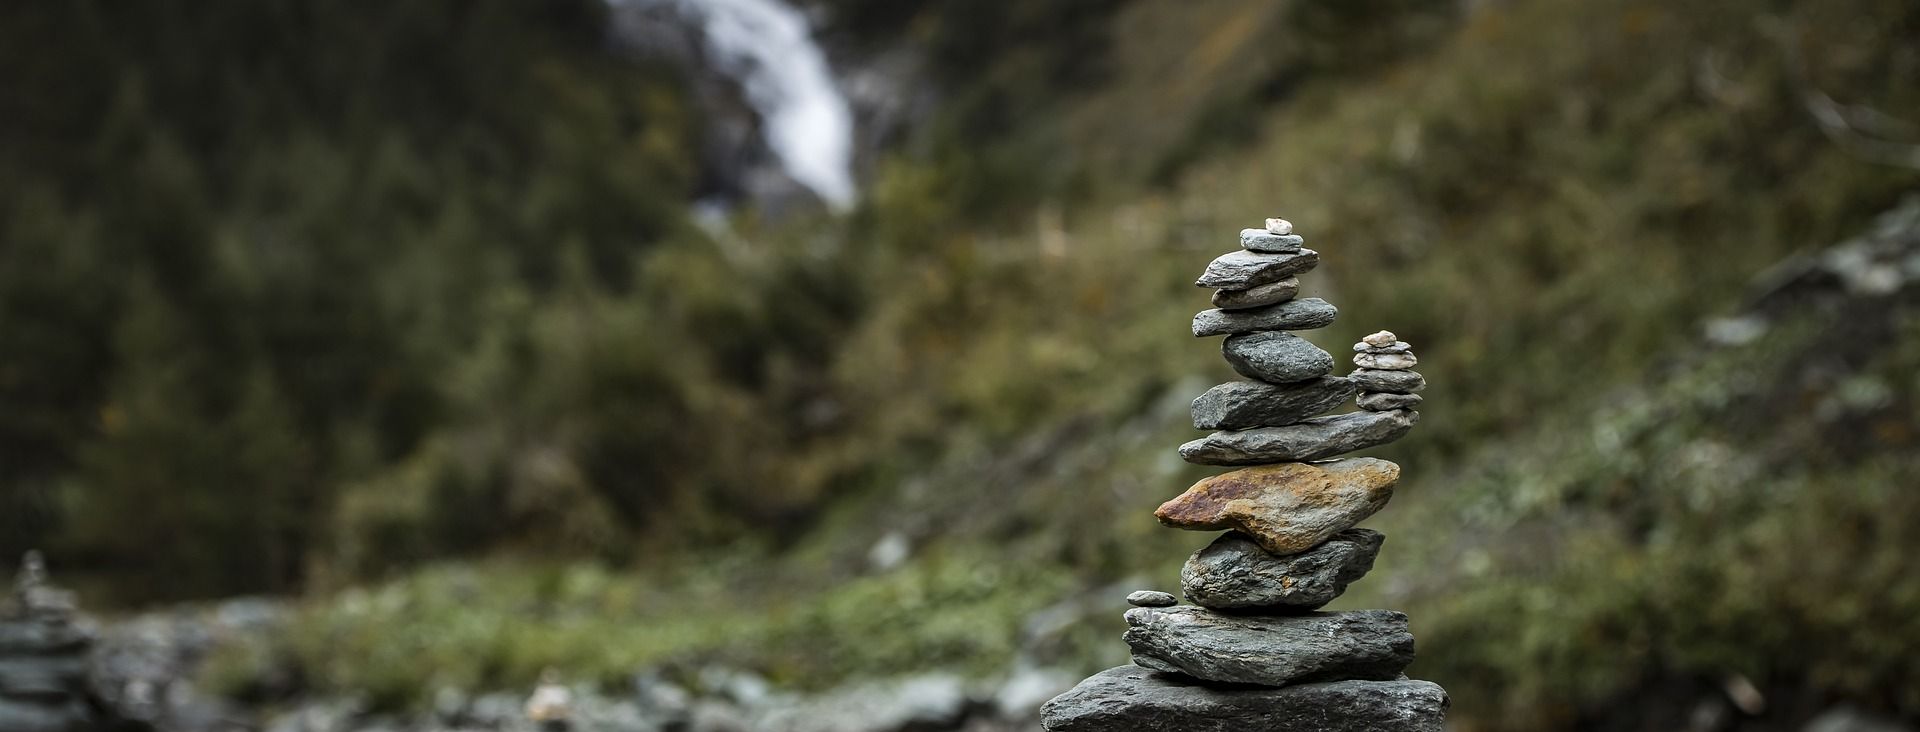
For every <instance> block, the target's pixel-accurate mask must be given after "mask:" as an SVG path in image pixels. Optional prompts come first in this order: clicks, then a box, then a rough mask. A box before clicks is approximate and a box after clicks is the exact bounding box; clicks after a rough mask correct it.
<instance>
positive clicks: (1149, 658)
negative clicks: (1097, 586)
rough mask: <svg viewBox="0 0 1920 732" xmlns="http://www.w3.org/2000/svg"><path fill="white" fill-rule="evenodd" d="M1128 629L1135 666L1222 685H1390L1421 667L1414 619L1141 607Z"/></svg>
mask: <svg viewBox="0 0 1920 732" xmlns="http://www.w3.org/2000/svg"><path fill="white" fill-rule="evenodd" d="M1127 626H1128V627H1127V633H1126V636H1125V637H1126V640H1127V645H1128V646H1129V647H1131V648H1132V649H1133V662H1134V663H1136V664H1139V665H1140V666H1143V667H1145V668H1149V669H1152V670H1154V671H1165V672H1167V673H1176V674H1180V675H1182V676H1187V677H1191V678H1194V679H1199V680H1201V681H1211V682H1214V683H1218V684H1254V685H1257V686H1286V685H1289V684H1299V683H1305V682H1310V681H1346V680H1351V679H1358V680H1365V681H1387V680H1391V679H1394V678H1397V677H1399V676H1400V672H1401V671H1404V670H1406V668H1407V664H1410V663H1413V633H1411V632H1409V631H1408V630H1407V616H1406V615H1405V614H1402V613H1398V612H1394V611H1392V610H1349V611H1345V612H1336V613H1308V614H1306V615H1269V616H1259V615H1228V614H1225V613H1218V612H1214V611H1212V610H1208V609H1205V608H1199V607H1194V606H1192V605H1179V606H1175V607H1137V608H1134V609H1132V610H1128V611H1127Z"/></svg>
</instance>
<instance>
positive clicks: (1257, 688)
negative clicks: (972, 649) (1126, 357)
mask: <svg viewBox="0 0 1920 732" xmlns="http://www.w3.org/2000/svg"><path fill="white" fill-rule="evenodd" d="M1303 243H1304V242H1303V240H1302V239H1301V237H1300V236H1297V235H1295V234H1294V233H1293V225H1292V224H1290V223H1288V222H1287V221H1285V220H1283V219H1268V220H1267V226H1266V228H1265V229H1246V230H1244V231H1241V232H1240V245H1241V247H1242V249H1241V251H1236V252H1233V253H1231V254H1226V255H1223V256H1221V257H1220V258H1218V259H1215V260H1213V263H1212V264H1210V265H1208V266H1207V270H1206V272H1205V273H1204V274H1202V275H1201V276H1200V279H1199V280H1197V281H1196V282H1195V283H1194V284H1196V285H1199V286H1201V287H1210V288H1214V289H1215V292H1214V294H1213V304H1214V306H1215V308H1214V309H1212V310H1207V311H1205V312H1202V313H1200V314H1199V315H1196V316H1194V319H1193V334H1194V335H1195V336H1197V337H1205V336H1226V342H1225V343H1224V344H1223V345H1222V348H1221V350H1222V352H1223V354H1224V355H1225V356H1226V360H1227V363H1228V364H1229V365H1231V366H1232V367H1233V370H1234V371H1236V372H1239V374H1240V375H1242V376H1245V377H1247V378H1248V379H1251V381H1234V382H1229V383H1225V384H1221V385H1219V386H1215V387H1213V388H1211V389H1208V390H1207V392H1206V393H1205V394H1202V395H1200V397H1199V398H1198V399H1195V400H1194V401H1193V426H1194V427H1196V428H1198V429H1202V430H1216V431H1215V432H1213V433H1212V434H1209V435H1207V436H1206V437H1203V438H1200V439H1198V440H1194V441H1192V442H1189V443H1187V444H1185V445H1181V446H1180V456H1181V457H1183V458H1185V459H1186V460H1187V461H1188V462H1192V463H1198V464H1201V465H1223V466H1247V467H1241V468H1240V469H1238V470H1234V471H1232V472H1229V473H1223V474H1221V475H1215V476H1213V477H1210V478H1207V479H1205V480H1202V481H1200V482H1199V483H1196V484H1194V485H1193V487H1191V488H1188V489H1187V490H1186V492H1185V493H1182V494H1181V495H1180V496H1178V497H1176V498H1174V499H1173V500H1171V501H1168V502H1166V503H1165V504H1164V505H1162V506H1160V509H1159V510H1158V511H1156V512H1154V515H1155V516H1156V517H1158V518H1159V519H1160V522H1161V523H1163V524H1165V525H1167V526H1171V527H1174V528H1179V529H1192V530H1197V531H1221V530H1225V531H1226V532H1227V533H1225V534H1222V535H1220V536H1219V537H1218V538H1217V539H1215V540H1214V541H1213V543H1211V544H1209V545H1207V546H1206V547H1205V548H1203V549H1201V550H1200V551H1198V552H1196V553H1194V555H1193V556H1192V558H1190V559H1188V560H1187V563H1186V566H1185V567H1184V568H1183V569H1182V570H1181V572H1180V586H1181V589H1182V591H1183V592H1184V594H1185V595H1186V598H1187V600H1188V601H1190V602H1192V603H1193V604H1192V605H1180V604H1179V603H1178V600H1177V599H1176V598H1174V596H1173V595H1171V594H1168V593H1165V592H1152V591H1141V592H1135V593H1133V594H1132V595H1129V596H1128V597H1127V602H1128V603H1129V604H1131V605H1134V606H1135V607H1134V608H1133V609H1131V610H1128V611H1127V615H1126V619H1127V626H1128V630H1127V632H1126V636H1125V638H1126V642H1127V645H1128V646H1130V647H1131V648H1132V651H1133V663H1134V665H1129V666H1121V667H1119V668H1114V669H1109V670H1107V671H1104V672H1101V673H1099V674H1096V675H1094V676H1093V677H1092V678H1089V679H1087V680H1085V681H1082V682H1081V683H1080V685H1079V686H1076V687H1074V688H1073V689H1072V690H1070V691H1068V692H1067V693H1065V694H1062V695H1060V696H1059V697H1056V698H1055V699H1053V700H1052V701H1050V702H1047V703H1046V705H1044V706H1043V707H1042V708H1041V722H1042V724H1043V725H1044V726H1045V728H1046V729H1048V730H1055V731H1056V732H1096V731H1098V732H1107V731H1119V730H1169V731H1171V730H1183V731H1194V732H1213V731H1218V732H1227V731H1229V730H1231V731H1235V732H1255V731H1264V732H1361V731H1363V730H1364V731H1366V732H1415V731H1418V732H1439V730H1441V729H1442V728H1443V726H1444V718H1445V714H1446V709H1447V705H1448V700H1447V695H1446V692H1445V691H1444V690H1442V689H1441V688H1440V687H1439V686H1438V685H1436V684H1433V683H1431V682H1427V681H1413V680H1409V679H1407V677H1406V676H1404V675H1402V674H1401V671H1402V670H1404V669H1405V668H1406V667H1407V664H1409V663H1411V662H1412V661H1413V635H1412V634H1411V633H1410V632H1408V629H1407V616H1406V615H1404V614H1401V613H1398V612H1394V611H1392V610H1347V611H1339V612H1319V608H1320V607H1321V606H1323V605H1326V604H1327V603H1328V602H1331V601H1332V600H1333V599H1334V598H1336V597H1339V596H1340V594H1341V593H1342V592H1345V591H1346V589H1347V585H1348V584H1350V583H1352V582H1354V581H1357V580H1359V579H1360V578H1361V577H1362V576H1364V575H1366V573H1367V571H1368V570H1370V569H1372V568H1373V559H1374V556H1375V555H1376V554H1378V553H1379V551H1380V545H1381V543H1382V541H1383V540H1384V538H1385V537H1383V536H1382V535H1381V534H1380V532H1377V531H1372V530H1368V529H1359V528H1354V525H1355V524H1357V523H1359V522H1360V521H1361V520H1363V519H1365V518H1367V517H1368V516H1370V515H1372V514H1373V513H1374V512H1375V511H1378V510H1380V509H1381V508H1382V507H1384V506H1385V505H1386V504H1387V499H1388V498H1390V497H1392V495H1393V487H1394V483H1395V482H1396V481H1397V480H1398V479H1399V477H1400V466H1398V465H1395V464H1393V463H1391V462H1387V461H1385V460H1380V459H1376V458H1366V457H1355V458H1345V459H1338V460H1333V459H1329V458H1334V457H1336V456H1338V455H1342V454H1345V453H1348V452H1352V451H1355V450H1364V449H1366V448H1370V447H1376V446H1379V445H1384V444H1386V443H1389V442H1392V441H1394V440H1397V439H1399V438H1400V437H1401V436H1402V435H1405V434H1406V433H1407V431H1408V430H1410V429H1412V428H1413V424H1414V422H1415V421H1417V420H1418V419H1419V416H1420V415H1419V413H1418V412H1415V411H1413V408H1414V407H1416V406H1418V405H1419V404H1420V395H1419V394H1417V393H1416V392H1418V391H1420V390H1421V389H1422V388H1424V387H1425V386H1426V381H1425V379H1424V378H1422V377H1421V376H1420V374H1418V373H1415V372H1413V371H1412V370H1411V369H1412V368H1413V366H1414V364H1415V363H1417V360H1416V359H1415V358H1414V355H1413V349H1412V347H1411V346H1409V345H1408V344H1406V343H1404V342H1402V341H1400V340H1399V339H1398V338H1396V337H1395V336H1394V335H1393V334H1392V333H1389V332H1386V331H1381V332H1379V333H1375V334H1373V335H1370V336H1367V337H1366V339H1365V340H1363V341H1361V342H1360V343H1358V344H1355V345H1354V347H1353V349H1354V351H1355V353H1354V356H1353V361H1354V364H1355V365H1356V366H1358V367H1359V369H1358V370H1356V371H1354V372H1353V373H1352V374H1351V375H1349V376H1334V375H1331V372H1332V371H1333V366H1334V360H1333V356H1331V355H1329V354H1328V353H1327V352H1326V351H1323V350H1321V349H1320V348H1318V347H1316V346H1314V345H1313V344H1312V343H1308V342H1307V341H1306V340H1304V339H1302V338H1300V337H1298V336H1295V335H1293V334H1292V333H1289V332H1288V331H1295V330H1309V329H1314V328H1323V327H1326V326H1327V325H1329V324H1331V323H1333V319H1334V315H1335V314H1336V312H1337V311H1336V310H1335V308H1334V306H1333V305H1331V304H1329V303H1328V302H1327V301H1325V300H1321V299H1319V298H1305V299H1296V297H1295V296H1296V295H1298V294H1299V292H1300V280H1299V275H1301V274H1304V273H1306V272H1307V271H1309V270H1311V269H1313V268H1314V266H1315V265H1317V264H1319V261H1320V255H1319V253H1318V252H1315V251H1313V250H1311V249H1304V248H1302V247H1301V245H1302V244H1303ZM1356 396H1357V397H1358V399H1357V401H1358V404H1359V406H1360V411H1356V412H1351V413H1347V414H1339V415H1331V416H1320V415H1324V414H1326V413H1327V412H1329V411H1331V410H1333V409H1335V408H1337V407H1339V406H1341V405H1342V404H1343V403H1345V402H1347V400H1349V399H1354V398H1355V397H1356Z"/></svg>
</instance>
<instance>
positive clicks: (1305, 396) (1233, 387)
mask: <svg viewBox="0 0 1920 732" xmlns="http://www.w3.org/2000/svg"><path fill="white" fill-rule="evenodd" d="M1359 391H1360V388H1359V387H1357V386H1354V385H1353V382H1350V381H1348V380H1346V379H1344V378H1341V377H1338V376H1323V377H1320V378H1318V379H1314V380H1312V381H1298V382H1294V383H1291V384H1269V383H1267V382H1264V381H1229V382H1227V383H1225V384H1221V385H1219V386H1216V387H1213V388H1211V389H1208V390H1207V392H1206V393H1205V394H1201V395H1200V396H1199V398H1196V399H1194V400H1193V427H1194V429H1201V430H1241V429H1246V428H1249V427H1279V426H1283V425H1289V424H1293V423H1295V422H1298V421H1300V420H1303V419H1307V418H1309V417H1314V416H1318V415H1321V414H1325V413H1326V412H1327V411H1328V410H1331V409H1333V408H1334V407H1338V406H1340V404H1341V403H1342V402H1345V401H1346V400H1348V399H1351V398H1353V396H1354V395H1355V394H1358V393H1359Z"/></svg>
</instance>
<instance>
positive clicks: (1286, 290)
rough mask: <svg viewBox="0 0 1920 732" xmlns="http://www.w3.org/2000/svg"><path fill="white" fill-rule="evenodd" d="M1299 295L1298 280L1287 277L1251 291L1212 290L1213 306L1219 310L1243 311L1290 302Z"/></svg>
mask: <svg viewBox="0 0 1920 732" xmlns="http://www.w3.org/2000/svg"><path fill="white" fill-rule="evenodd" d="M1299 294H1300V278H1298V277H1288V278H1286V279H1284V280H1280V281H1278V282H1268V283H1267V284H1264V285H1261V286H1259V287H1255V288H1253V289H1251V290H1214V291H1213V306H1214V307H1216V308H1220V309H1221V310H1245V309H1247V308H1257V307H1261V306H1263V305H1272V304H1274V303H1278V302H1286V301H1288V300H1292V299H1293V298H1294V297H1295V296H1297V295H1299Z"/></svg>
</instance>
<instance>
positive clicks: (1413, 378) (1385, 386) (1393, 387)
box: [1347, 369, 1427, 394]
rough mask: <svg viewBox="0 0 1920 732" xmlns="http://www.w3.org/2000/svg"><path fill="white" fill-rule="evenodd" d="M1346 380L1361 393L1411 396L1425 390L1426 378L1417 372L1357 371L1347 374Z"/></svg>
mask: <svg viewBox="0 0 1920 732" xmlns="http://www.w3.org/2000/svg"><path fill="white" fill-rule="evenodd" d="M1347 379H1348V380H1350V381H1352V382H1353V383H1354V384H1355V385H1356V386H1359V387H1360V390H1361V391H1376V392H1386V393H1389V394H1412V393H1414V392H1417V391H1420V390H1421V389H1425V388H1427V377H1425V376H1421V375H1420V373H1419V372H1417V371H1386V370H1382V369H1357V370H1355V371H1354V372H1353V373H1351V374H1347Z"/></svg>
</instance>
